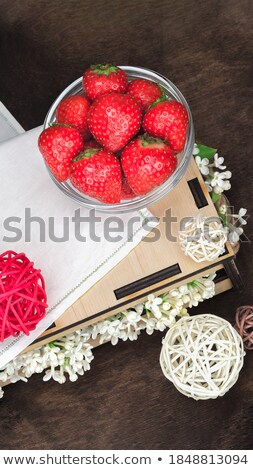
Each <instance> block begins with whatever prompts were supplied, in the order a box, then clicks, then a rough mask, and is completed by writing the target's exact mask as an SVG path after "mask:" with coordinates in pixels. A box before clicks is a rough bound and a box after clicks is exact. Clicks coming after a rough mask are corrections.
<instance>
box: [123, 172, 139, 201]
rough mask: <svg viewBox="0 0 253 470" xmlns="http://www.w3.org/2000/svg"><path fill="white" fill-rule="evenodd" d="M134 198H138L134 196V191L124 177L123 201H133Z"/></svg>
mask: <svg viewBox="0 0 253 470" xmlns="http://www.w3.org/2000/svg"><path fill="white" fill-rule="evenodd" d="M134 197H136V194H134V192H133V190H132V189H131V188H130V186H129V184H128V182H127V179H126V177H125V176H123V179H122V191H121V199H133V198H134Z"/></svg>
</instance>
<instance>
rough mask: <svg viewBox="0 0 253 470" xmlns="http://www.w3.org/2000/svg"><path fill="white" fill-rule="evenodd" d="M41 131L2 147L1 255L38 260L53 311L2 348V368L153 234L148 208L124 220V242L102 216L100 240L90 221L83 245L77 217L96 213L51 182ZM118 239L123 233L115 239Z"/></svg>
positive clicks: (98, 227)
mask: <svg viewBox="0 0 253 470" xmlns="http://www.w3.org/2000/svg"><path fill="white" fill-rule="evenodd" d="M41 130H42V128H41V127H39V128H36V129H33V130H31V131H29V132H26V133H24V134H22V135H20V136H18V137H15V138H13V139H11V140H8V141H6V142H3V143H2V144H0V162H1V183H0V253H3V252H5V251H6V250H14V251H16V252H18V253H21V252H24V253H25V254H26V255H27V257H28V258H29V259H30V260H31V261H34V264H35V267H36V268H40V269H41V270H42V273H43V276H44V278H45V282H46V288H47V295H48V305H49V307H48V311H47V314H46V316H45V318H44V319H42V320H41V321H40V323H39V324H38V325H37V328H36V330H34V331H33V332H31V333H30V335H29V336H25V335H24V334H21V335H20V336H19V337H17V338H13V337H11V338H7V339H6V340H5V341H4V342H2V343H0V367H3V366H4V365H5V364H7V363H8V362H9V361H10V360H11V359H13V358H14V357H15V356H17V355H18V354H19V353H20V352H21V351H22V350H23V349H25V348H26V347H27V346H28V345H29V344H30V343H31V342H33V341H34V339H35V338H37V337H38V336H39V335H40V334H41V333H42V332H43V331H45V330H46V329H47V328H48V327H49V326H50V324H51V323H53V322H54V321H55V320H56V319H57V318H58V317H59V316H60V315H61V314H62V313H63V312H64V311H65V310H66V309H67V308H68V307H69V306H70V305H72V304H73V302H75V301H76V300H77V299H78V298H79V297H80V296H81V295H82V294H84V293H85V292H86V291H87V290H88V289H89V288H90V287H91V286H92V285H94V284H95V283H96V282H97V281H98V280H99V279H101V278H102V277H103V276H104V275H105V274H107V273H108V272H109V271H110V270H111V269H112V268H113V267H114V266H115V265H116V264H117V263H119V261H121V260H122V259H123V258H124V257H125V256H126V255H127V254H128V253H129V252H130V251H131V250H132V249H133V248H134V247H135V246H136V245H137V244H138V243H139V242H140V241H141V239H142V238H143V237H144V236H146V235H147V232H148V228H147V226H146V225H145V227H144V226H143V222H144V220H145V218H147V217H148V216H150V217H151V214H150V213H149V212H148V211H147V210H146V209H145V210H141V211H138V212H134V213H128V214H123V215H120V216H118V217H120V219H121V221H122V222H121V225H122V226H123V227H124V230H123V231H122V232H120V240H119V241H117V242H116V241H114V242H112V241H108V240H106V237H105V235H104V228H105V225H104V222H105V219H106V218H107V217H108V216H109V214H108V215H105V214H100V213H96V216H98V217H100V221H97V222H96V225H95V230H96V236H98V237H99V238H100V241H99V242H98V241H96V240H92V238H94V237H92V235H91V234H90V226H91V224H90V223H89V222H85V223H82V224H81V235H82V237H86V241H85V242H84V241H78V239H77V237H76V233H75V225H74V223H73V222H72V217H74V216H75V214H76V212H75V211H76V210H78V211H79V210H80V216H81V217H90V212H89V211H88V210H87V209H85V208H80V207H79V206H78V205H77V204H76V203H75V202H74V201H72V200H71V199H70V198H68V197H67V196H65V195H64V194H63V193H61V191H60V190H59V189H58V188H57V187H56V185H55V184H54V183H53V182H52V181H51V179H50V177H49V175H48V173H47V170H46V168H45V165H44V162H43V158H42V156H41V154H40V153H39V150H38V147H37V140H38V136H39V134H40V132H41ZM133 216H134V217H135V218H136V220H135V222H134V230H133V232H134V233H133V234H132V236H131V230H130V231H129V230H128V228H129V225H130V224H129V221H130V219H132V217H133ZM13 217H16V219H13ZM32 217H34V219H31V218H32ZM38 218H40V219H38ZM49 218H51V219H49ZM64 218H65V219H64ZM137 219H138V220H137ZM153 225H155V223H154V224H153ZM64 226H65V229H66V232H65V235H66V233H67V240H66V241H58V242H57V241H55V240H53V238H54V237H62V236H63V230H64ZM117 226H118V225H117ZM150 229H151V228H150ZM49 230H51V234H50V235H49ZM116 235H119V234H116V233H114V234H113V235H112V236H113V237H114V236H116ZM78 238H79V239H80V237H78Z"/></svg>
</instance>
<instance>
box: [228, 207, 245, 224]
mask: <svg viewBox="0 0 253 470" xmlns="http://www.w3.org/2000/svg"><path fill="white" fill-rule="evenodd" d="M246 214H247V209H244V208H243V207H241V209H240V210H239V213H238V214H232V215H231V217H233V218H234V219H237V220H238V222H239V223H240V224H241V225H247V221H246V220H245V219H244V218H243V217H244V216H245V215H246Z"/></svg>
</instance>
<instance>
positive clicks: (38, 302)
mask: <svg viewBox="0 0 253 470" xmlns="http://www.w3.org/2000/svg"><path fill="white" fill-rule="evenodd" d="M46 301H47V296H46V291H45V283H44V279H43V276H42V274H41V272H40V270H39V269H35V268H34V266H33V263H32V262H31V261H30V260H29V259H28V258H27V257H26V255H25V254H24V253H20V254H17V253H15V252H14V251H6V252H5V253H3V254H2V255H0V341H4V339H6V338H8V337H9V336H18V335H19V334H20V333H21V332H23V333H25V334H26V335H29V332H30V331H31V330H34V329H35V327H36V325H37V323H38V322H39V321H40V320H41V319H42V318H43V317H44V316H45V313H46V308H47V304H46Z"/></svg>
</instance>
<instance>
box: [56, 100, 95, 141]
mask: <svg viewBox="0 0 253 470" xmlns="http://www.w3.org/2000/svg"><path fill="white" fill-rule="evenodd" d="M89 108H90V103H89V101H88V100H87V98H85V96H82V95H74V96H69V97H68V98H65V99H64V100H62V101H61V102H60V104H59V105H58V107H57V109H56V120H57V122H58V123H59V124H69V125H70V126H73V127H75V128H76V129H77V130H78V131H79V132H80V133H81V134H82V136H83V139H84V140H88V139H90V132H89V129H88V124H87V114H88V111H89Z"/></svg>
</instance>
